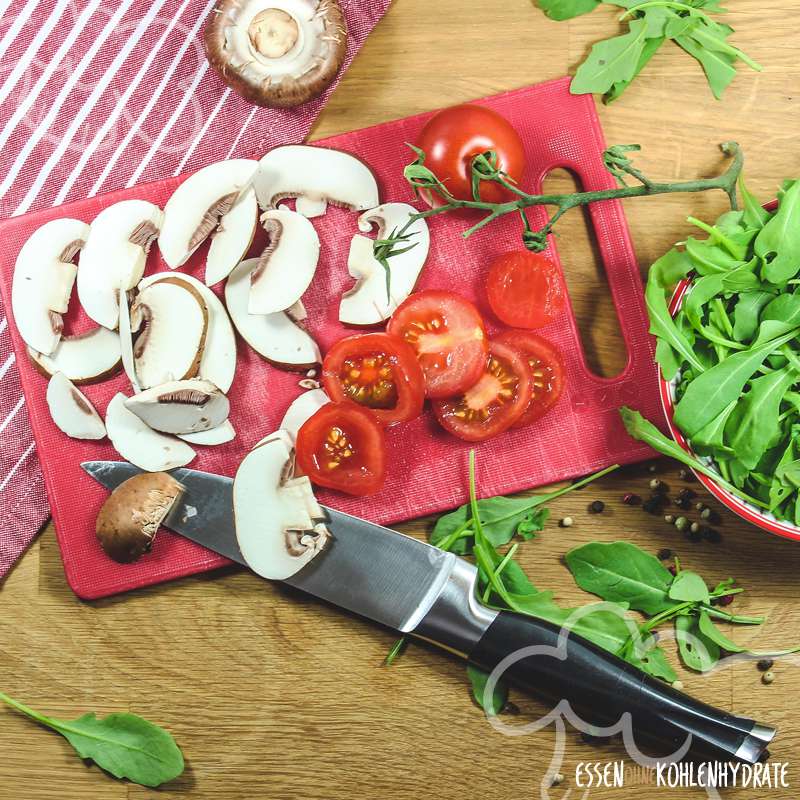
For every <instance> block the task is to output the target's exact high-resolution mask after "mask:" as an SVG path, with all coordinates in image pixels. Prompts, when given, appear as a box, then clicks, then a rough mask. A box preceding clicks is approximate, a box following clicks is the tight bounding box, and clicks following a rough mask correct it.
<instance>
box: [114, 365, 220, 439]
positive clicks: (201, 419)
mask: <svg viewBox="0 0 800 800" xmlns="http://www.w3.org/2000/svg"><path fill="white" fill-rule="evenodd" d="M125 407H126V408H127V409H128V410H129V411H133V413H134V414H136V416H137V417H139V419H141V420H143V421H144V422H145V423H147V425H149V426H150V427H151V428H152V429H153V430H155V431H161V432H162V433H199V432H201V431H207V430H210V429H211V428H216V427H217V426H218V425H221V424H222V423H223V422H224V421H225V420H226V419H227V418H228V412H229V411H230V403H229V402H228V398H227V397H225V395H224V394H223V393H222V392H221V391H220V390H219V389H218V388H217V387H216V386H214V384H213V383H209V381H204V380H202V379H199V378H192V379H190V380H186V381H171V382H169V383H163V384H161V385H160V386H154V387H153V388H152V389H146V390H145V391H143V392H141V393H140V394H136V395H134V396H133V397H130V398H128V399H127V400H126V401H125Z"/></svg>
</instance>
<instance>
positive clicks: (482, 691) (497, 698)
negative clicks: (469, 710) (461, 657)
mask: <svg viewBox="0 0 800 800" xmlns="http://www.w3.org/2000/svg"><path fill="white" fill-rule="evenodd" d="M467 677H468V678H469V682H470V688H471V691H472V697H473V699H474V700H475V702H476V703H477V704H478V705H479V706H480V707H481V708H482V709H483V710H484V711H485V712H486V713H487V714H492V715H494V716H496V715H497V714H499V713H500V712H501V711H502V710H503V709H504V708H505V706H506V703H507V702H508V687H507V686H506V685H505V684H504V683H503V682H502V681H498V682H497V683H496V684H495V687H494V691H493V692H492V696H491V698H490V699H489V703H488V705H487V703H486V684H487V683H488V681H489V675H488V673H486V672H484V671H483V670H482V669H478V668H477V667H473V666H472V664H467Z"/></svg>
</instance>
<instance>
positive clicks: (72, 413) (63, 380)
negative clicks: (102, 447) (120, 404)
mask: <svg viewBox="0 0 800 800" xmlns="http://www.w3.org/2000/svg"><path fill="white" fill-rule="evenodd" d="M47 407H48V408H49V409H50V416H51V417H52V418H53V422H54V423H55V424H56V426H57V427H58V428H60V429H61V430H62V431H64V433H66V434H67V436H71V437H72V438H73V439H102V438H103V437H104V436H105V435H106V426H105V425H103V420H102V419H100V415H99V414H98V413H97V411H95V409H94V406H93V405H92V404H91V403H90V402H89V399H88V398H87V397H86V395H85V394H84V393H83V392H81V391H80V390H79V389H76V388H75V386H74V384H73V383H72V382H71V381H70V380H69V378H67V377H66V376H65V375H64V373H63V372H56V373H55V375H53V377H52V378H50V382H49V383H48V384H47Z"/></svg>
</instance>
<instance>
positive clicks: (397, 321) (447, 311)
mask: <svg viewBox="0 0 800 800" xmlns="http://www.w3.org/2000/svg"><path fill="white" fill-rule="evenodd" d="M386 330H387V331H388V332H389V333H390V334H391V335H392V336H397V337H398V338H400V339H403V341H405V342H407V343H408V344H409V345H410V346H411V347H413V348H414V350H415V352H416V354H417V358H418V359H419V363H420V366H421V367H422V372H423V374H424V376H425V395H426V396H427V397H450V396H452V395H455V394H459V393H460V392H464V391H466V390H467V389H469V387H470V386H472V384H474V383H475V382H476V381H477V380H478V378H480V376H481V373H482V372H483V370H484V366H485V363H486V352H487V349H488V345H487V340H486V331H485V330H484V327H483V319H482V318H481V315H480V313H479V312H478V309H477V308H475V306H474V305H473V304H472V303H470V302H469V300H467V299H465V298H463V297H461V295H458V294H454V293H453V292H445V291H442V290H439V289H428V290H427V291H423V292H417V293H416V294H412V295H411V296H410V297H409V298H407V299H406V300H405V301H403V302H402V303H401V304H400V305H399V306H398V307H397V309H396V310H395V312H394V313H393V314H392V318H391V319H390V320H389V325H388V327H387V329H386Z"/></svg>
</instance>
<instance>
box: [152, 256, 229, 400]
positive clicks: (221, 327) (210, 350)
mask: <svg viewBox="0 0 800 800" xmlns="http://www.w3.org/2000/svg"><path fill="white" fill-rule="evenodd" d="M162 281H163V282H166V283H178V284H180V283H183V284H188V285H189V286H191V287H192V288H193V289H196V290H197V292H198V294H199V295H200V296H201V297H202V299H203V302H204V303H205V305H206V309H207V310H208V328H207V330H206V340H205V344H204V345H203V355H202V358H201V359H200V367H199V369H198V372H197V376H198V377H199V378H205V379H206V380H207V381H211V383H213V384H214V385H215V386H216V387H217V388H218V389H219V390H220V391H221V392H225V393H226V394H227V392H228V391H229V390H230V388H231V386H232V385H233V377H234V375H235V373H236V337H235V336H234V333H233V326H232V325H231V320H230V317H228V312H227V311H226V310H225V306H224V305H222V301H221V300H220V299H219V298H218V297H217V296H216V295H215V294H214V292H212V291H211V289H209V288H208V287H207V286H205V285H204V284H202V283H201V282H200V281H199V280H197V278H195V277H193V276H192V275H184V274H183V273H181V272H176V273H170V272H160V273H158V274H156V275H149V276H148V277H146V278H144V280H142V281H141V282H140V283H139V289H140V290H142V289H145V288H146V287H148V286H150V285H151V284H153V283H157V282H162Z"/></svg>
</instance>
